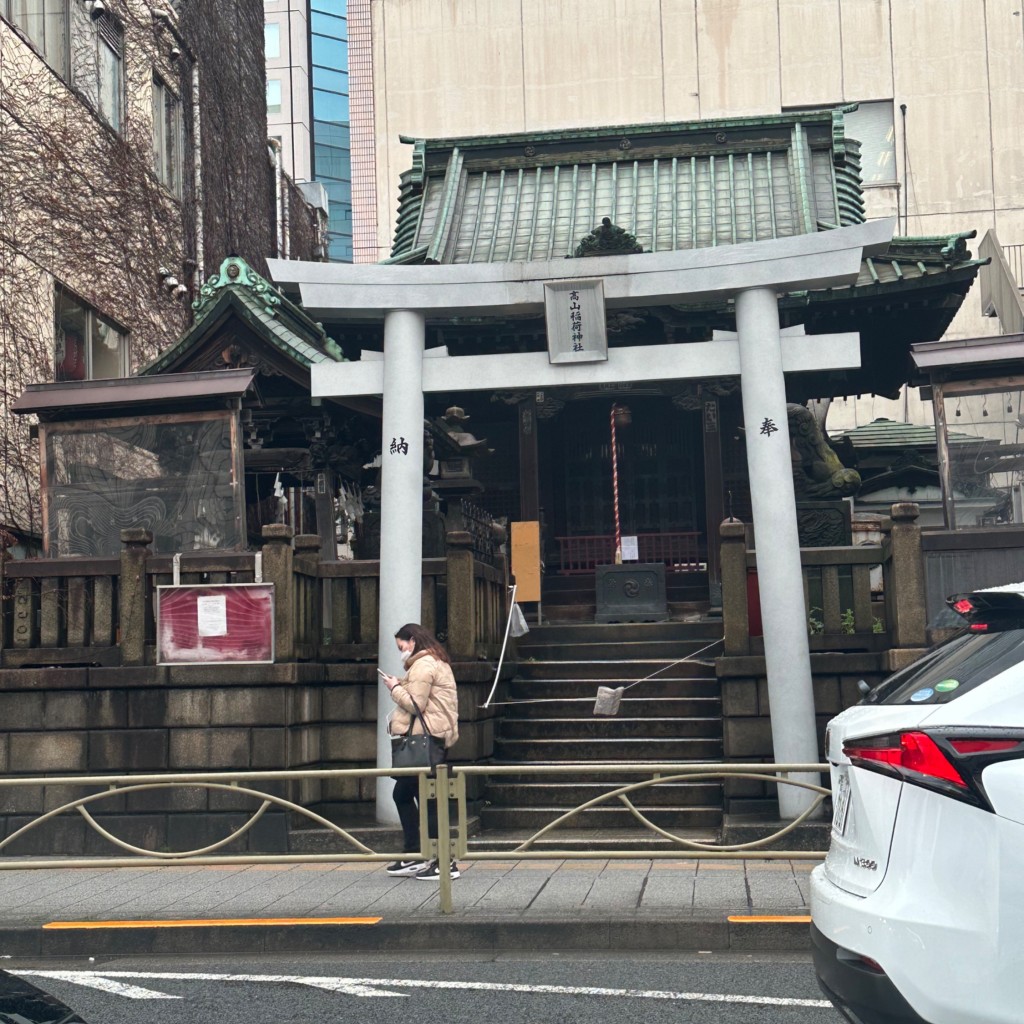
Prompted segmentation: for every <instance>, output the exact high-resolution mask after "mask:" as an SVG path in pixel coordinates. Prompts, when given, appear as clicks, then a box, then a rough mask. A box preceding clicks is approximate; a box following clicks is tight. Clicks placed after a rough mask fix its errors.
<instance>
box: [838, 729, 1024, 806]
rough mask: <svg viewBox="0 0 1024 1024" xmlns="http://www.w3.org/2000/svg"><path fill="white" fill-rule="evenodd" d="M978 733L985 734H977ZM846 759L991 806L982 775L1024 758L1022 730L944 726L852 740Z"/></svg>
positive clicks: (847, 749) (946, 793)
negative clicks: (999, 763) (997, 764)
mask: <svg viewBox="0 0 1024 1024" xmlns="http://www.w3.org/2000/svg"><path fill="white" fill-rule="evenodd" d="M978 731H981V732H987V733H988V735H980V736H979V735H978V734H977V733H978ZM843 753H844V754H845V755H846V756H847V757H848V758H849V759H850V763H851V764H853V765H856V766H857V767H860V768H867V769H869V770H872V771H878V772H883V773H884V774H886V775H894V776H896V777H897V778H900V779H902V780H903V781H904V782H911V783H913V784H914V785H917V786H924V787H925V788H927V789H931V790H934V791H936V792H940V793H944V794H945V795H946V796H951V797H953V798H954V799H957V800H963V801H966V802H967V803H970V804H974V805H975V806H977V807H983V808H985V809H986V810H991V809H992V808H991V805H990V804H989V801H988V797H987V796H986V794H985V788H984V786H983V785H982V782H981V775H982V772H983V771H984V769H985V768H987V767H988V766H989V765H990V764H994V763H995V762H997V761H1004V760H1011V759H1015V758H1024V733H1021V732H1020V731H1019V730H1003V729H991V730H974V731H973V734H972V733H967V732H966V730H964V729H953V728H942V729H934V730H929V731H928V732H921V731H919V730H912V731H909V732H903V733H894V734H889V735H886V736H873V737H870V738H867V739H857V740H850V741H849V742H847V743H845V744H844V745H843Z"/></svg>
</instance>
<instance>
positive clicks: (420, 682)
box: [378, 622, 459, 882]
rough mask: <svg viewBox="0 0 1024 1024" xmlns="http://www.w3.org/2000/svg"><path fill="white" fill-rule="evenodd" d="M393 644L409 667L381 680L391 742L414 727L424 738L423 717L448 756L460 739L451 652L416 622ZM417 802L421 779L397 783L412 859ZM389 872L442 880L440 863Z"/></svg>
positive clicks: (402, 865) (431, 827) (406, 864)
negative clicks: (388, 700)
mask: <svg viewBox="0 0 1024 1024" xmlns="http://www.w3.org/2000/svg"><path fill="white" fill-rule="evenodd" d="M395 643H396V645H397V646H398V650H399V652H400V653H401V655H402V661H403V662H404V663H405V675H404V676H403V677H402V678H401V679H398V678H396V677H395V676H389V675H387V674H386V673H385V672H380V680H381V682H382V683H383V684H384V685H385V686H386V687H387V688H388V692H389V693H390V694H391V699H392V700H393V701H394V702H395V709H394V711H392V712H391V715H390V717H389V718H388V732H389V733H390V735H391V736H392V737H398V736H403V735H405V733H407V732H408V731H409V727H410V726H412V731H413V733H414V734H419V733H422V732H423V727H422V725H421V724H420V716H422V721H423V722H424V723H426V727H427V732H428V733H429V735H431V736H436V737H437V738H438V739H439V740H440V741H441V743H442V744H443V745H444V747H445V751H446V752H447V750H448V749H449V748H450V747H451V746H452V744H454V743H455V741H456V740H457V739H458V738H459V703H458V695H457V693H456V689H455V677H454V676H453V675H452V667H451V663H450V661H449V659H448V652H447V651H445V649H444V647H442V646H441V642H440V641H439V640H438V639H437V637H435V636H434V634H433V633H431V632H430V630H428V629H425V628H424V627H423V626H420V625H418V624H417V623H415V622H409V623H407V624H406V625H404V626H402V628H401V629H400V630H398V632H397V633H395ZM379 671H380V670H379V669H378V672H379ZM417 708H418V709H419V715H417V714H416V710H417ZM418 796H419V779H418V777H417V776H415V775H403V776H400V777H399V778H397V779H396V780H395V790H394V800H395V807H396V808H397V809H398V820H399V821H400V822H401V823H402V837H403V840H404V850H405V852H406V853H411V854H415V853H416V852H417V851H418V850H419V848H420V827H419V826H420V814H419V805H418V803H417V800H418ZM427 834H428V835H429V837H430V838H431V839H436V838H437V806H436V804H434V803H433V802H431V803H430V805H429V806H428V807H427ZM386 870H387V873H388V874H389V875H405V876H412V877H415V878H419V879H422V880H423V881H427V882H436V881H438V880H439V879H440V877H441V872H440V868H439V867H438V862H437V861H436V860H433V861H429V862H428V861H423V860H417V859H415V858H410V859H408V860H406V859H405V858H403V859H402V860H396V861H394V862H393V863H391V864H389V865H388V866H387V869H386ZM458 877H459V869H458V865H457V864H456V863H455V861H452V878H458Z"/></svg>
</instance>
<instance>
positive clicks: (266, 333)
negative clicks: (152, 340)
mask: <svg viewBox="0 0 1024 1024" xmlns="http://www.w3.org/2000/svg"><path fill="white" fill-rule="evenodd" d="M228 306H231V307H233V309H234V310H235V312H237V313H238V314H239V315H240V316H241V317H242V318H243V319H244V320H245V321H246V322H247V323H248V324H249V326H250V327H251V328H253V330H254V331H256V333H257V334H258V335H259V336H260V337H262V338H263V339H264V340H265V341H266V342H268V343H269V344H270V345H272V346H273V347H274V348H276V349H279V350H280V351H281V352H283V353H284V354H285V355H287V356H288V357H289V358H290V359H292V360H294V361H295V362H296V363H297V364H299V366H302V367H303V368H305V369H309V367H310V366H312V365H313V364H314V363H327V362H341V361H342V359H343V357H342V355H341V350H340V348H339V347H338V344H337V342H335V341H334V340H333V339H332V338H329V337H328V336H327V335H326V333H325V332H324V329H323V328H322V327H321V326H320V324H318V323H315V322H314V321H313V320H311V319H310V318H309V317H308V316H307V315H306V314H305V312H303V310H302V309H301V308H299V307H298V306H296V305H295V304H294V303H293V302H291V301H289V300H288V299H287V298H285V296H284V295H283V294H282V293H281V292H279V291H278V290H277V289H276V288H275V287H274V286H273V285H272V284H271V283H270V282H269V281H267V280H266V279H264V278H263V277H261V276H260V275H259V274H257V273H256V271H254V270H253V269H252V267H250V266H249V264H248V263H246V262H245V260H243V259H241V258H240V257H238V256H229V257H228V258H227V259H226V260H224V262H223V263H222V264H221V265H220V269H219V271H218V272H217V273H216V274H214V275H212V276H211V277H210V278H208V279H207V281H206V283H205V284H204V285H203V287H202V289H201V291H200V293H199V298H198V299H197V300H196V301H195V302H194V303H193V304H192V308H193V310H195V314H196V319H195V323H193V325H192V327H191V328H190V329H189V330H188V331H186V332H185V334H184V335H182V337H181V339H180V340H179V341H178V342H177V343H176V344H175V345H172V346H171V347H170V348H169V349H166V350H165V351H164V352H162V353H161V354H160V355H159V356H157V358H156V359H154V360H153V361H152V362H150V363H149V364H147V365H146V366H144V367H143V368H142V369H141V370H140V371H139V373H140V375H141V374H154V373H163V372H166V371H167V370H168V368H170V367H172V366H174V365H175V364H176V363H178V361H179V360H180V359H181V358H182V357H183V356H184V355H185V353H187V352H188V351H189V350H190V349H192V348H193V347H194V346H196V345H197V344H199V342H200V341H201V340H203V339H205V338H206V336H207V335H208V334H209V331H210V329H211V324H212V323H213V321H215V320H217V319H218V318H219V313H220V312H221V311H223V310H225V309H226V308H227V307H228Z"/></svg>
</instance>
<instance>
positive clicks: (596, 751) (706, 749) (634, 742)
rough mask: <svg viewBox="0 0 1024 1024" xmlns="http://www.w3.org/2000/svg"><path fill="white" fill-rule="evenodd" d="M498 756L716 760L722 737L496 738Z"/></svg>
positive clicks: (520, 760) (515, 758) (517, 758)
mask: <svg viewBox="0 0 1024 1024" xmlns="http://www.w3.org/2000/svg"><path fill="white" fill-rule="evenodd" d="M494 753H495V757H496V758H500V759H502V760H504V761H512V762H518V763H524V762H533V761H556V760H557V761H577V762H593V761H628V762H631V763H633V762H637V761H655V762H661V761H666V762H667V761H683V762H686V761H690V762H693V761H717V760H721V757H722V740H721V737H715V738H709V737H699V738H698V737H686V738H679V737H677V738H673V739H665V738H661V739H655V740H652V739H649V738H647V739H601V740H598V739H562V740H528V739H523V740H520V739H516V740H506V739H502V738H500V737H499V738H497V739H495V741H494Z"/></svg>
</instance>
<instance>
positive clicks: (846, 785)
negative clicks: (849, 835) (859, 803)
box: [832, 769, 850, 836]
mask: <svg viewBox="0 0 1024 1024" xmlns="http://www.w3.org/2000/svg"><path fill="white" fill-rule="evenodd" d="M849 817H850V777H849V775H847V773H846V771H845V769H843V770H841V771H840V772H839V774H837V775H836V784H835V788H834V789H833V790H832V831H833V832H835V834H836V835H837V836H841V835H845V834H846V823H847V821H848V820H849Z"/></svg>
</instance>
